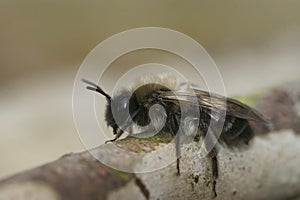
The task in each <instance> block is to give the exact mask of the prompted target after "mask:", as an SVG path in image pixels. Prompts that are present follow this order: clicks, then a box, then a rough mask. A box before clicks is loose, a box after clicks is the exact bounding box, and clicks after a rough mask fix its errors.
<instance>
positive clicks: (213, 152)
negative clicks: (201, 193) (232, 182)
mask: <svg viewBox="0 0 300 200" xmlns="http://www.w3.org/2000/svg"><path fill="white" fill-rule="evenodd" d="M214 139H215V138H214V135H213V134H211V133H208V134H207V135H206V140H205V146H206V149H207V150H209V149H210V148H211V146H212V145H214V146H213V147H212V149H211V150H210V152H209V153H208V157H209V158H210V160H211V165H212V190H213V193H214V197H216V196H217V192H216V183H217V182H216V179H217V178H218V175H219V169H218V159H217V153H218V152H217V149H216V147H215V143H214V142H213V141H214Z"/></svg>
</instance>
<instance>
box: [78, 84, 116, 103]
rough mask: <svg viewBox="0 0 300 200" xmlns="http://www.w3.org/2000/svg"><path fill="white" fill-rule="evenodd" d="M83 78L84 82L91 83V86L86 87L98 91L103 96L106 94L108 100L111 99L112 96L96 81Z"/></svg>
mask: <svg viewBox="0 0 300 200" xmlns="http://www.w3.org/2000/svg"><path fill="white" fill-rule="evenodd" d="M81 80H82V81H83V82H84V83H86V84H89V85H91V86H87V87H86V89H88V90H92V91H95V92H98V93H100V94H102V95H103V96H105V97H106V98H107V99H108V100H110V99H111V97H110V96H109V95H108V94H107V93H105V92H104V91H103V90H102V89H101V88H100V87H99V86H98V85H96V84H95V83H92V82H90V81H88V80H86V79H81Z"/></svg>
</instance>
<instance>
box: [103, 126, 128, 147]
mask: <svg viewBox="0 0 300 200" xmlns="http://www.w3.org/2000/svg"><path fill="white" fill-rule="evenodd" d="M123 133H124V131H123V130H122V129H119V130H118V131H117V129H114V135H116V136H115V138H114V139H112V140H106V141H105V144H107V143H109V142H114V141H116V140H117V139H118V138H119V137H120V136H121V135H122V134H123Z"/></svg>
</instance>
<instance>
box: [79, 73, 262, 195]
mask: <svg viewBox="0 0 300 200" xmlns="http://www.w3.org/2000/svg"><path fill="white" fill-rule="evenodd" d="M157 77H158V78H157V79H153V78H152V79H151V78H150V79H147V80H148V83H144V84H143V85H141V86H139V87H136V88H133V89H132V90H122V91H120V92H119V93H117V94H116V95H114V97H111V96H110V95H108V94H107V93H106V92H104V91H103V90H102V89H101V88H100V87H99V86H98V85H96V84H94V83H92V82H90V81H87V80H83V81H84V82H85V83H87V84H89V86H87V89H89V90H92V91H95V92H98V93H100V94H102V95H103V96H105V97H106V99H107V105H106V111H105V120H106V123H107V125H108V126H110V127H112V129H113V134H114V135H115V138H114V139H113V140H109V141H107V142H114V141H115V140H117V139H118V138H119V137H120V136H121V135H122V134H123V132H124V130H126V129H127V128H128V127H129V126H131V125H132V124H136V125H138V126H141V127H144V126H148V125H149V124H151V126H150V128H152V130H154V131H155V130H161V131H164V132H167V133H171V134H172V135H173V136H174V137H175V144H176V156H177V172H178V174H180V168H179V157H180V147H179V144H180V137H179V135H176V134H177V133H181V132H184V133H182V134H186V135H190V133H187V132H189V131H191V132H193V130H195V129H196V130H197V131H198V133H199V132H200V133H201V135H200V136H203V137H206V139H205V140H204V142H205V146H206V147H207V150H208V151H209V153H208V157H209V159H210V160H211V163H212V180H213V188H212V190H213V192H214V195H215V196H216V195H217V194H216V188H215V187H216V179H217V178H218V160H217V149H216V147H215V143H216V142H220V143H225V144H227V145H228V146H237V145H241V144H245V145H247V144H248V142H249V141H250V140H251V139H252V138H253V136H254V133H253V131H252V129H251V127H250V125H249V121H251V120H253V121H258V122H263V123H265V122H267V120H265V119H264V117H263V116H262V115H261V114H260V113H259V112H257V111H256V110H254V109H252V108H251V107H249V106H247V105H245V104H243V103H241V102H239V101H237V100H234V99H231V98H225V97H223V96H221V95H217V94H211V93H209V92H206V91H202V90H198V89H194V88H192V91H190V92H189V91H182V90H180V89H174V88H172V87H174V85H176V84H174V83H176V81H175V79H170V77H167V76H157ZM146 82H147V81H146ZM166 83H168V84H166ZM175 87H176V86H175ZM182 105H183V106H184V110H185V113H194V112H193V111H194V110H197V111H199V113H198V115H197V116H194V114H191V116H189V115H182V107H181V106H182ZM157 106H158V107H157ZM160 107H162V108H163V112H162V111H161V110H160V109H156V108H160ZM195 117H196V118H195ZM182 118H183V119H182ZM195 119H196V120H195ZM220 120H223V121H222V122H223V127H222V128H221V134H220V135H219V137H216V135H214V127H211V126H210V123H211V121H213V122H218V121H220ZM180 122H183V125H182V126H180ZM195 122H196V124H195ZM180 127H181V128H180ZM193 136H195V135H193ZM196 136H197V135H196ZM209 147H211V148H209Z"/></svg>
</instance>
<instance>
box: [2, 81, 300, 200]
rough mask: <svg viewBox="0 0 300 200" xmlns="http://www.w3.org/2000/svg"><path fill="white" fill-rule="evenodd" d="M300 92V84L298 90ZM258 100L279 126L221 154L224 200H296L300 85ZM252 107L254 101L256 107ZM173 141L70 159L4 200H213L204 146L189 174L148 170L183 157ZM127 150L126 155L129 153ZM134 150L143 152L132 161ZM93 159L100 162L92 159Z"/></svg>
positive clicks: (13, 185)
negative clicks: (129, 171) (203, 155)
mask: <svg viewBox="0 0 300 200" xmlns="http://www.w3.org/2000/svg"><path fill="white" fill-rule="evenodd" d="M295 85H297V84H295ZM249 99H251V102H252V103H253V102H254V103H255V104H256V106H257V107H258V108H259V109H260V111H261V112H262V113H264V114H265V115H266V116H269V117H270V118H271V119H272V120H273V121H274V122H275V123H274V130H273V131H272V132H270V133H268V134H266V130H265V129H264V127H261V126H259V125H258V124H252V127H253V128H254V130H255V132H256V133H260V134H257V137H255V138H254V139H253V140H252V141H251V143H250V144H249V146H248V147H247V148H235V149H233V148H228V147H222V146H220V147H219V154H218V160H219V178H218V179H217V186H216V190H217V193H218V196H217V197H216V199H291V198H296V197H299V196H300V167H299V164H300V156H299V152H300V138H299V135H297V134H298V133H300V123H299V122H300V101H299V100H300V92H299V89H298V88H297V87H294V86H293V85H288V86H284V87H281V88H277V89H274V90H271V91H269V92H268V93H267V94H264V95H256V96H255V97H254V98H253V96H251V97H249V98H246V100H249ZM248 103H249V102H248ZM169 141H170V138H169V137H167V136H164V135H162V136H157V137H156V136H155V137H153V138H148V139H139V138H133V137H129V138H126V139H124V140H121V141H118V142H117V143H116V145H117V146H118V147H119V148H115V144H107V145H102V146H100V147H99V148H96V149H93V150H91V151H87V152H82V153H76V154H72V153H71V154H66V155H64V156H62V157H61V158H59V159H58V160H56V161H54V162H52V163H48V164H46V165H43V166H41V167H38V168H35V169H32V170H29V171H26V172H23V173H20V174H17V175H15V176H12V177H10V178H8V179H5V180H2V181H0V199H46V200H47V199H49V200H56V199H60V200H64V199H212V198H213V193H212V188H211V187H212V182H211V170H210V169H211V168H210V163H209V162H208V160H207V159H205V158H200V157H199V149H200V147H199V144H198V143H196V142H193V143H192V144H184V145H182V147H181V149H182V157H181V160H180V161H181V165H180V167H181V175H180V176H177V175H176V166H175V163H172V164H171V165H168V166H167V167H164V168H162V169H160V170H156V171H153V172H147V173H128V172H122V171H118V170H115V169H112V168H110V167H108V166H106V165H104V164H102V163H101V162H99V161H98V160H97V159H96V158H101V159H100V160H101V161H103V162H104V163H106V164H109V165H110V166H112V165H113V166H119V167H120V169H121V168H126V169H129V170H132V171H147V170H151V169H152V168H153V167H154V166H159V165H161V163H163V162H164V161H165V160H168V159H171V158H172V156H175V147H174V144H173V143H169ZM122 149H124V150H126V151H124V150H122ZM127 151H132V152H136V154H135V156H129V155H128V153H127ZM92 155H93V156H92Z"/></svg>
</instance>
